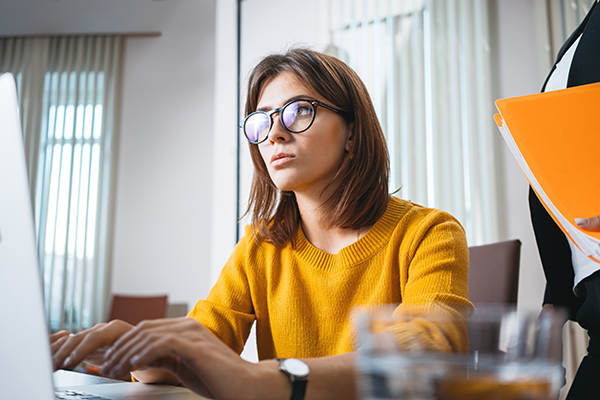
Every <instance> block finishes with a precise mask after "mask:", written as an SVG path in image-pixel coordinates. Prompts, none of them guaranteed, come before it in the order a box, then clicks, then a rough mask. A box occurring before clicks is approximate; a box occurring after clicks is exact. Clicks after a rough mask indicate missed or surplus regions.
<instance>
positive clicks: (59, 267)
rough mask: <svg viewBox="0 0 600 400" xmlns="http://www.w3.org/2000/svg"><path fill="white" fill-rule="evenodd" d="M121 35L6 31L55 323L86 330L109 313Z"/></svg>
mask: <svg viewBox="0 0 600 400" xmlns="http://www.w3.org/2000/svg"><path fill="white" fill-rule="evenodd" d="M120 43H121V39H120V38H118V37H114V36H96V37H54V38H9V39H4V40H2V41H0V57H2V58H1V59H0V67H2V66H3V65H4V68H3V69H0V71H10V72H13V74H14V75H15V76H16V77H17V84H18V90H19V96H20V105H21V117H22V120H23V130H24V136H25V138H26V140H25V151H26V153H27V155H28V169H29V175H30V186H31V190H32V199H33V200H34V211H35V222H36V231H37V235H38V251H39V257H40V258H39V260H40V268H41V276H42V281H43V287H44V296H45V303H46V314H47V317H48V324H49V327H50V328H51V330H52V331H57V330H60V329H68V330H70V331H79V330H82V329H85V328H88V327H90V326H92V325H94V324H96V323H98V322H100V321H103V320H104V317H105V315H106V307H107V305H106V303H107V301H106V300H107V297H108V292H109V287H108V286H109V281H108V278H109V277H110V241H111V236H110V232H111V229H110V225H111V220H112V217H111V214H112V211H111V210H112V206H111V205H112V200H111V199H112V182H113V181H114V179H113V178H112V174H113V172H114V167H113V164H114V160H113V159H114V157H113V154H114V143H115V141H114V120H115V118H114V114H115V103H116V102H115V93H116V90H115V88H116V84H117V81H118V79H117V76H118V74H117V72H118V68H117V67H118V65H119V60H118V58H119V54H120V50H119V49H120ZM7 66H9V67H7Z"/></svg>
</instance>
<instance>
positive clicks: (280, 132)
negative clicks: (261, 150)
mask: <svg viewBox="0 0 600 400" xmlns="http://www.w3.org/2000/svg"><path fill="white" fill-rule="evenodd" d="M271 118H273V124H272V125H271V131H270V132H269V134H268V136H267V137H268V139H269V140H270V141H271V142H285V141H286V140H289V139H290V132H289V131H288V130H287V129H285V127H284V126H283V124H282V123H281V113H276V114H273V115H271Z"/></svg>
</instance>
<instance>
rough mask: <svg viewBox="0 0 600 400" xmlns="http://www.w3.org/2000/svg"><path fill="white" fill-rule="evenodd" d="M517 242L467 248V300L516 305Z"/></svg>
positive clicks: (518, 254) (517, 283)
mask: <svg viewBox="0 0 600 400" xmlns="http://www.w3.org/2000/svg"><path fill="white" fill-rule="evenodd" d="M520 257H521V241H520V240H518V239H515V240H507V241H504V242H498V243H493V244H487V245H483V246H473V247H470V248H469V300H471V302H473V303H505V304H517V294H518V289H519V261H520Z"/></svg>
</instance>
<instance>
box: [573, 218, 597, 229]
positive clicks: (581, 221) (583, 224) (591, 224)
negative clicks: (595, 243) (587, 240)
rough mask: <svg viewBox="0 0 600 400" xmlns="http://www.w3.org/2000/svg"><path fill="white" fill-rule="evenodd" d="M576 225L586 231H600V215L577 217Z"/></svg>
mask: <svg viewBox="0 0 600 400" xmlns="http://www.w3.org/2000/svg"><path fill="white" fill-rule="evenodd" d="M575 225H577V227H579V228H581V229H585V230H586V231H594V232H600V215H598V216H597V217H592V218H575Z"/></svg>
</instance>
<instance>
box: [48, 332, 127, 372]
mask: <svg viewBox="0 0 600 400" xmlns="http://www.w3.org/2000/svg"><path fill="white" fill-rule="evenodd" d="M132 328H133V326H132V325H130V324H128V323H127V322H124V321H120V320H114V321H111V322H109V323H102V324H98V325H96V326H94V327H93V328H90V329H87V330H85V331H83V332H80V333H77V334H72V333H69V332H67V331H60V332H58V333H55V334H52V335H50V349H51V352H52V363H53V366H54V370H55V371H56V370H58V369H60V368H73V367H75V366H76V365H78V364H79V363H81V362H82V361H84V360H85V361H86V362H88V363H89V364H92V365H101V364H102V362H103V361H104V351H105V349H106V347H107V346H110V345H112V344H113V343H114V342H115V341H116V340H117V339H118V338H120V337H121V336H123V335H124V334H125V333H126V332H128V331H129V330H131V329H132Z"/></svg>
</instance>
